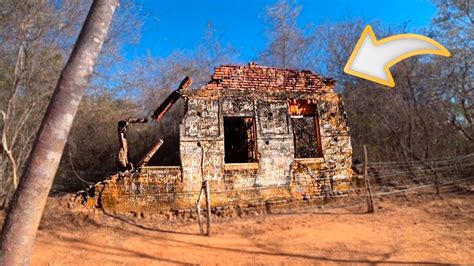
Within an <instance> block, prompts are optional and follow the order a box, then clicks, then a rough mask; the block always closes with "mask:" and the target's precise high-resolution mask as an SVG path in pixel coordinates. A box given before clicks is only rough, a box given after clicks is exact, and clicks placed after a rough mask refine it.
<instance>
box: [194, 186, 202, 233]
mask: <svg viewBox="0 0 474 266" xmlns="http://www.w3.org/2000/svg"><path fill="white" fill-rule="evenodd" d="M203 191H204V187H202V186H201V190H200V192H199V196H198V199H197V201H196V211H197V220H198V224H199V233H200V234H201V235H204V228H203V227H202V221H201V199H202V192H203Z"/></svg>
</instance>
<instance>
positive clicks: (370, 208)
mask: <svg viewBox="0 0 474 266" xmlns="http://www.w3.org/2000/svg"><path fill="white" fill-rule="evenodd" d="M364 179H365V189H366V191H367V212H368V213H373V212H374V201H373V199H372V190H371V188H370V180H369V175H368V163H367V148H366V147H365V144H364Z"/></svg>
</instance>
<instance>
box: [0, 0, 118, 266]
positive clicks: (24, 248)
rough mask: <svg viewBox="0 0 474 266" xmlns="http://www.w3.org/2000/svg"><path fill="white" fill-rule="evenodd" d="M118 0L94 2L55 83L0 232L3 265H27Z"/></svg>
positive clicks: (96, 0) (97, 0)
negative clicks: (52, 186) (0, 236)
mask: <svg viewBox="0 0 474 266" xmlns="http://www.w3.org/2000/svg"><path fill="white" fill-rule="evenodd" d="M117 3H118V0H95V1H94V2H93V3H92V6H91V9H90V11H89V14H88V16H87V18H86V21H85V23H84V25H83V27H82V30H81V33H80V34H79V37H78V39H77V42H76V45H75V46H74V49H73V51H72V53H71V55H70V57H69V60H68V62H67V64H66V66H65V67H64V69H63V71H62V73H61V76H60V78H59V80H58V83H57V84H56V88H55V90H54V93H53V96H52V98H51V102H50V103H49V106H48V109H47V110H46V114H45V116H44V118H43V121H42V123H41V127H40V129H39V131H38V135H37V137H36V140H35V143H34V145H33V149H32V150H31V153H30V157H29V159H28V162H27V164H26V169H25V171H24V173H23V175H22V177H21V179H20V183H19V186H18V189H17V190H16V192H15V195H14V196H13V199H12V201H11V204H10V209H9V211H8V214H7V217H6V220H5V223H4V225H3V229H2V238H1V250H2V254H1V255H2V258H1V260H2V261H1V263H0V264H2V265H19V264H20V265H25V264H28V263H29V259H30V256H31V251H32V248H33V244H34V240H35V237H36V233H37V230H38V225H39V223H40V220H41V215H42V213H43V210H44V206H45V204H46V200H47V197H48V193H49V190H50V189H51V185H52V183H53V179H54V176H55V174H56V171H57V168H58V164H59V161H60V159H61V155H62V152H63V150H64V146H65V144H66V141H67V137H68V135H69V131H70V129H71V126H72V123H73V120H74V117H75V115H76V112H77V109H78V107H79V103H80V101H81V98H82V95H83V93H84V89H85V88H86V86H87V84H88V82H89V80H90V78H91V75H92V70H93V68H94V66H95V64H96V61H97V58H98V56H99V53H100V50H101V48H102V44H103V43H104V40H105V38H106V36H107V31H108V29H109V26H110V22H111V21H112V17H113V14H114V11H115V8H116V6H117Z"/></svg>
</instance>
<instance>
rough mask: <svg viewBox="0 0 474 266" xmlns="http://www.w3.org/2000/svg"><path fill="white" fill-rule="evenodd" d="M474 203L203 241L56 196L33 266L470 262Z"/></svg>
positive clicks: (271, 223) (395, 203)
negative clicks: (69, 205) (68, 204)
mask: <svg viewBox="0 0 474 266" xmlns="http://www.w3.org/2000/svg"><path fill="white" fill-rule="evenodd" d="M362 202H363V201H362ZM473 203H474V195H473V194H472V193H468V194H466V193H464V194H463V195H459V194H456V195H453V194H446V195H442V196H436V195H432V194H429V195H426V194H423V195H409V196H407V197H397V198H393V197H392V198H386V199H377V200H376V208H377V212H376V213H375V214H366V213H364V211H365V206H364V205H363V204H361V205H360V206H356V207H352V208H324V209H321V208H317V207H315V206H312V207H310V208H306V209H299V210H292V211H290V213H289V214H273V215H258V216H250V217H245V218H234V219H232V220H215V222H214V223H213V228H212V229H213V233H214V234H213V236H212V237H204V236H199V235H197V233H198V226H197V224H196V223H195V222H191V221H189V222H185V221H181V220H180V221H167V220H156V219H153V218H150V217H146V216H145V217H144V218H141V217H137V218H134V217H130V218H125V219H124V218H117V217H113V216H107V215H105V214H103V213H99V212H96V213H93V212H85V211H70V210H68V209H66V208H65V206H64V205H65V204H64V199H57V198H50V200H49V202H48V206H47V210H46V212H45V216H44V219H43V221H42V224H41V226H40V231H39V233H38V237H37V241H36V244H35V247H34V254H33V258H32V263H33V264H36V265H46V264H50V265H61V264H77V263H79V264H94V265H97V264H100V265H102V264H129V265H132V264H146V265H151V264H232V265H233V264H272V265H274V264H292V265H293V264H321V263H324V264H340V263H394V264H398V263H400V264H401V263H474V204H473Z"/></svg>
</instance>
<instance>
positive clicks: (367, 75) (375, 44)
mask: <svg viewBox="0 0 474 266" xmlns="http://www.w3.org/2000/svg"><path fill="white" fill-rule="evenodd" d="M421 54H435V55H441V56H446V57H449V56H450V55H451V54H450V53H449V51H448V50H447V49H446V48H445V47H444V46H442V45H441V44H439V43H438V42H437V41H435V40H433V39H431V38H428V37H426V36H423V35H419V34H399V35H394V36H390V37H388V38H384V39H382V40H377V38H376V37H375V34H374V31H373V30H372V27H371V26H370V25H367V26H366V27H365V29H364V31H363V32H362V35H361V36H360V38H359V40H358V41H357V44H356V46H355V48H354V51H352V54H351V56H350V57H349V60H348V61H347V64H346V66H345V67H344V72H345V73H347V74H349V75H353V76H356V77H360V78H363V79H367V80H370V81H373V82H376V83H379V84H382V85H386V86H389V87H394V86H395V82H394V80H393V77H392V74H391V73H390V67H392V66H393V65H395V64H396V63H398V62H400V61H402V60H404V59H406V58H408V57H411V56H415V55H421Z"/></svg>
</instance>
